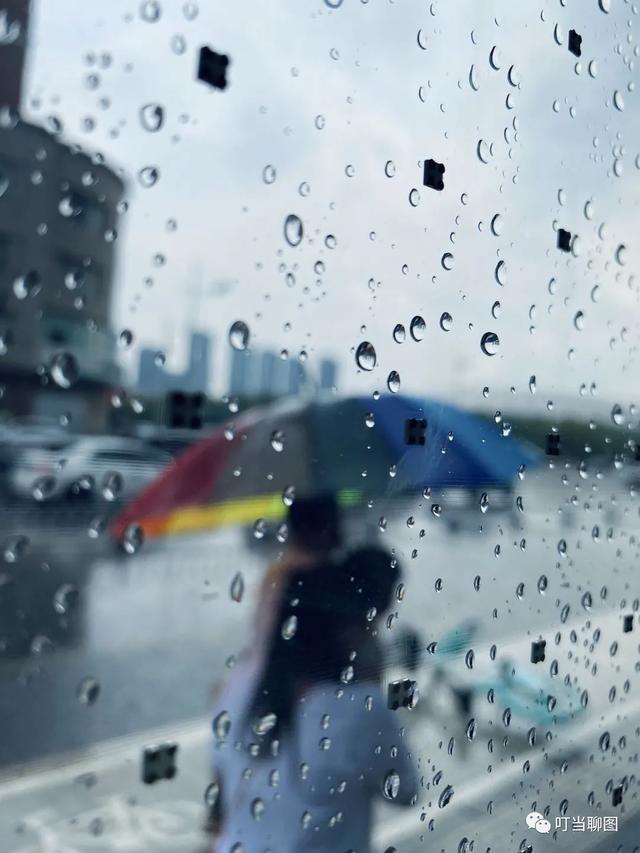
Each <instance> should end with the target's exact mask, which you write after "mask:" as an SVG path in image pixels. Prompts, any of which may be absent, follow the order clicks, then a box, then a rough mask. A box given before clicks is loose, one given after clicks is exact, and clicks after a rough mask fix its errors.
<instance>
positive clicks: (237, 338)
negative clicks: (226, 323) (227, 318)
mask: <svg viewBox="0 0 640 853" xmlns="http://www.w3.org/2000/svg"><path fill="white" fill-rule="evenodd" d="M229 343H230V344H231V346H232V347H233V349H235V350H238V351H240V350H245V349H246V348H247V346H248V345H249V327H248V326H247V324H246V323H245V322H244V321H243V320H236V321H235V323H233V324H232V325H231V328H230V329H229Z"/></svg>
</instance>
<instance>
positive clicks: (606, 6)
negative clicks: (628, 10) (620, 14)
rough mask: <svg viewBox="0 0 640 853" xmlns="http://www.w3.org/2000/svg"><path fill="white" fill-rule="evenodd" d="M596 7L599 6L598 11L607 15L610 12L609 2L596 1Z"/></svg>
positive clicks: (603, 0) (607, 0)
mask: <svg viewBox="0 0 640 853" xmlns="http://www.w3.org/2000/svg"><path fill="white" fill-rule="evenodd" d="M598 5H599V6H600V9H601V10H602V11H603V12H604V13H605V14H607V15H608V14H609V12H610V11H611V0H598Z"/></svg>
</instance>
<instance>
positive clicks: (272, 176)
mask: <svg viewBox="0 0 640 853" xmlns="http://www.w3.org/2000/svg"><path fill="white" fill-rule="evenodd" d="M262 180H263V181H264V182H265V184H273V183H274V182H275V180H276V167H275V166H272V165H271V164H269V165H267V166H265V167H264V169H263V170H262Z"/></svg>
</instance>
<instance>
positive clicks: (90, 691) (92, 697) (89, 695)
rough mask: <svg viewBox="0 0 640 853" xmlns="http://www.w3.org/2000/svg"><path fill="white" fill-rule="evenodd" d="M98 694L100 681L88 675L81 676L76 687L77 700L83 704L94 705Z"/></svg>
mask: <svg viewBox="0 0 640 853" xmlns="http://www.w3.org/2000/svg"><path fill="white" fill-rule="evenodd" d="M99 695H100V682H99V681H97V680H96V679H95V678H93V677H92V676H90V675H88V676H87V677H86V678H83V679H82V681H81V682H80V684H78V687H77V688H76V696H77V697H78V701H79V702H81V703H82V704H83V705H94V704H95V703H96V702H97V701H98V696H99Z"/></svg>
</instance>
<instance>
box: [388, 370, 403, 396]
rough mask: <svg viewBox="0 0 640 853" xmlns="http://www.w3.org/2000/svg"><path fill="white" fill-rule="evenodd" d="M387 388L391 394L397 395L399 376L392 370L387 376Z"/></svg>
mask: <svg viewBox="0 0 640 853" xmlns="http://www.w3.org/2000/svg"><path fill="white" fill-rule="evenodd" d="M387 388H388V389H389V391H391V393H392V394H397V393H398V391H399V390H400V374H399V373H398V371H397V370H392V371H391V373H390V374H389V375H388V376H387Z"/></svg>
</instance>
